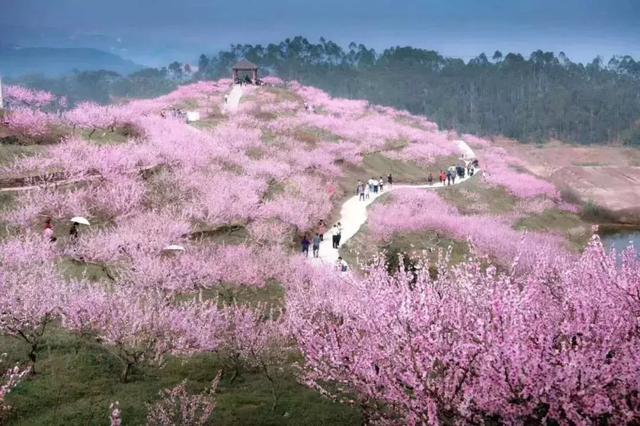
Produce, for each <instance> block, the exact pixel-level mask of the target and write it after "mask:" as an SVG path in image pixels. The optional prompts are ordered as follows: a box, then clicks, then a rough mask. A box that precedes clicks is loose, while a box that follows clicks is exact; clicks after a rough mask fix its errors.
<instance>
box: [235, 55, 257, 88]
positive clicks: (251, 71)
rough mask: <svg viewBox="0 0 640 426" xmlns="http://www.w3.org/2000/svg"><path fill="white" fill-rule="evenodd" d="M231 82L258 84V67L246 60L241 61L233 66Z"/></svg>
mask: <svg viewBox="0 0 640 426" xmlns="http://www.w3.org/2000/svg"><path fill="white" fill-rule="evenodd" d="M232 69H233V82H234V83H249V84H258V83H259V80H258V66H257V65H256V64H254V63H252V62H249V61H247V60H246V59H241V60H240V61H238V63H237V64H235V65H234V66H233V68H232Z"/></svg>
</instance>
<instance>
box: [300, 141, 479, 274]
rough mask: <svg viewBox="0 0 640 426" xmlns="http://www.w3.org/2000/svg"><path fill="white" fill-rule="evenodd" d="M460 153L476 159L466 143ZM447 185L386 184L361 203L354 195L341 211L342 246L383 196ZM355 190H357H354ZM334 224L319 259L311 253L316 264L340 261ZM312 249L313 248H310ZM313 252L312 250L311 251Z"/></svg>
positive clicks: (461, 147) (325, 238)
mask: <svg viewBox="0 0 640 426" xmlns="http://www.w3.org/2000/svg"><path fill="white" fill-rule="evenodd" d="M456 143H457V145H458V147H459V148H460V151H461V152H462V159H464V160H465V161H469V160H470V159H473V158H475V154H474V153H473V150H472V149H471V148H470V147H469V145H467V144H466V143H465V142H464V141H456ZM480 172H481V170H480V168H475V173H474V175H473V176H476V175H478V174H479V173H480ZM473 176H469V175H468V174H467V175H466V176H465V177H464V178H460V177H456V181H455V184H454V185H458V184H460V183H462V182H465V181H467V180H469V179H470V178H472V177H473ZM434 178H436V179H438V178H439V177H438V176H434ZM363 181H364V182H365V184H366V179H365V178H364V177H363ZM444 186H447V185H442V184H441V183H440V182H439V181H438V182H437V183H434V184H433V185H402V184H394V185H389V184H387V183H386V182H385V185H384V192H378V193H376V194H374V193H371V194H369V199H368V200H365V201H360V200H359V196H358V195H354V196H353V197H351V198H349V199H348V200H347V201H345V203H344V204H343V205H342V208H341V209H340V219H339V220H338V221H339V222H340V224H341V225H342V234H341V237H340V245H341V246H342V244H344V243H346V242H347V241H349V240H350V239H351V238H352V237H353V236H354V235H355V234H356V233H357V232H358V230H360V227H362V225H364V223H365V222H366V221H367V217H368V214H367V207H368V206H369V205H370V204H371V203H373V202H374V201H375V200H376V198H378V197H380V196H381V195H383V194H386V193H388V192H390V191H397V190H399V189H407V188H418V189H421V188H423V189H438V188H442V187H444ZM354 189H355V188H354ZM333 234H334V232H333V224H332V225H331V228H329V229H328V230H327V232H326V233H325V234H324V241H323V242H322V243H321V244H320V253H319V257H318V258H317V259H313V258H311V253H309V258H310V259H312V261H313V262H314V263H328V264H332V265H336V264H337V261H338V256H339V253H338V250H336V249H334V248H333ZM310 249H311V248H310ZM310 251H311V250H310Z"/></svg>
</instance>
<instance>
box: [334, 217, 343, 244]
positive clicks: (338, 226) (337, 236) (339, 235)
mask: <svg viewBox="0 0 640 426" xmlns="http://www.w3.org/2000/svg"><path fill="white" fill-rule="evenodd" d="M340 238H342V224H341V223H340V222H338V223H336V224H335V225H333V248H334V249H337V248H339V247H340Z"/></svg>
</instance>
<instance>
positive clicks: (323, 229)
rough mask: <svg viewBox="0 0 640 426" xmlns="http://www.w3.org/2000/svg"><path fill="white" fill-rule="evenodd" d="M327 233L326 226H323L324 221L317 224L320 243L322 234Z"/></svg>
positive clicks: (322, 239) (322, 237)
mask: <svg viewBox="0 0 640 426" xmlns="http://www.w3.org/2000/svg"><path fill="white" fill-rule="evenodd" d="M325 232H327V225H325V224H324V220H320V222H318V235H320V241H324V233H325Z"/></svg>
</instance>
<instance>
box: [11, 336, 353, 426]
mask: <svg viewBox="0 0 640 426" xmlns="http://www.w3.org/2000/svg"><path fill="white" fill-rule="evenodd" d="M0 348H2V351H3V352H8V353H10V354H11V356H12V357H13V358H12V359H10V361H14V360H21V361H22V360H24V359H26V355H27V352H28V350H27V347H26V345H24V344H23V343H21V342H19V341H17V340H15V339H11V338H6V337H3V338H0ZM38 357H39V361H38V364H37V369H38V374H36V375H35V376H33V377H31V378H30V379H28V380H27V381H25V382H23V384H21V385H20V386H19V387H18V388H16V389H15V390H14V392H12V393H11V394H10V397H9V402H10V404H11V405H13V412H12V415H11V417H10V424H15V425H61V426H62V425H69V424H74V425H76V424H82V425H108V424H109V421H108V415H109V405H110V403H111V402H113V401H119V402H120V407H121V409H122V412H123V424H125V425H139V424H144V420H145V417H146V412H147V407H146V405H145V404H147V403H151V402H153V401H154V400H157V399H158V398H159V395H158V390H159V389H164V388H168V387H173V386H175V385H176V384H178V383H180V382H181V381H182V380H184V379H186V380H187V383H188V387H189V390H191V391H193V392H200V391H202V390H204V388H205V387H207V386H209V384H210V382H211V380H212V379H213V378H214V377H215V375H216V373H217V372H218V371H219V370H223V372H224V371H228V366H227V365H226V363H225V360H224V358H222V357H220V356H216V355H202V356H197V357H194V358H191V359H187V360H182V359H181V360H178V359H171V360H169V361H168V362H167V363H166V365H164V366H163V367H161V368H150V367H147V368H140V369H137V370H136V371H135V372H134V374H133V376H132V378H131V380H130V381H129V382H128V383H121V382H120V381H119V372H120V370H121V365H120V364H119V362H118V360H117V358H115V357H114V356H113V355H112V354H110V353H109V352H108V350H106V349H105V348H104V347H103V346H101V345H99V344H98V343H96V342H94V341H91V340H90V339H88V338H81V337H77V336H76V335H73V334H69V333H67V332H64V331H61V330H59V329H53V330H50V332H49V333H48V335H47V338H46V340H45V342H44V345H43V346H42V348H41V350H40V351H39V353H38ZM230 378H231V375H230V374H224V373H223V376H222V381H221V383H220V386H219V387H218V394H217V401H218V405H217V407H216V411H215V416H214V424H221V425H357V424H361V423H362V419H361V418H360V415H359V413H358V411H357V410H355V409H353V408H351V407H347V406H343V405H339V404H337V403H333V402H331V401H330V400H328V399H326V398H323V397H321V396H320V395H319V394H318V393H316V392H314V391H312V390H310V389H308V388H306V387H305V386H303V385H301V384H299V383H298V382H297V380H296V375H295V370H294V367H293V366H292V367H291V368H290V369H287V370H286V371H282V372H281V373H280V377H279V380H278V381H277V385H278V388H279V395H280V397H279V403H278V405H277V406H276V409H275V410H272V409H271V404H272V399H271V386H270V384H269V382H268V380H267V379H266V378H265V377H264V376H263V375H262V374H260V373H258V372H256V371H243V372H242V374H241V375H240V376H239V377H238V378H237V379H236V380H235V381H233V383H232V382H231V381H230Z"/></svg>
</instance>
